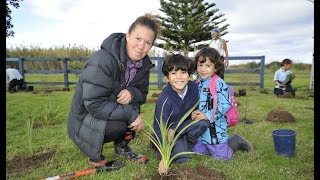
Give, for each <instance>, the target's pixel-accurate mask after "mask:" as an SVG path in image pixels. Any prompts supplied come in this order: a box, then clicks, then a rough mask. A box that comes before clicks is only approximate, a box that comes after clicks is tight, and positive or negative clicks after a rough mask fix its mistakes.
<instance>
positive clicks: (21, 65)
mask: <svg viewBox="0 0 320 180" xmlns="http://www.w3.org/2000/svg"><path fill="white" fill-rule="evenodd" d="M23 61H24V58H19V61H18V63H19V71H20V74H21V76H22V78H23V79H24V81H26V78H25V77H24V67H23V65H24V63H23Z"/></svg>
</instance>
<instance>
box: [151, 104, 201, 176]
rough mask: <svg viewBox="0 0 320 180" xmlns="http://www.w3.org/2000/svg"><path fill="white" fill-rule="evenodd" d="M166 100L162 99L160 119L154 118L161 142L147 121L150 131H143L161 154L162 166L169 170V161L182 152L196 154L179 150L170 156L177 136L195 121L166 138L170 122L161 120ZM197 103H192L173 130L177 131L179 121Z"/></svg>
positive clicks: (188, 113) (186, 115) (185, 116)
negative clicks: (170, 138) (171, 137)
mask: <svg viewBox="0 0 320 180" xmlns="http://www.w3.org/2000/svg"><path fill="white" fill-rule="evenodd" d="M166 102H167V99H166V100H165V101H164V103H163V106H162V108H161V114H160V121H159V120H158V119H156V121H157V122H158V125H159V127H160V133H161V139H162V142H161V141H160V138H159V137H158V135H157V134H156V132H155V130H154V129H153V128H152V127H151V125H150V124H149V123H147V125H148V126H149V127H150V129H151V130H152V132H151V133H150V132H147V131H145V132H146V135H147V137H148V139H150V140H151V142H152V143H153V144H154V145H155V146H156V148H157V149H158V151H159V152H160V154H161V156H162V160H163V164H164V166H165V167H166V168H167V169H168V170H169V168H170V165H171V163H172V162H173V160H174V159H175V158H176V157H178V156H180V155H184V154H197V153H195V152H180V153H178V154H176V155H174V156H172V157H171V152H172V149H173V147H174V145H175V144H176V141H177V140H178V138H179V136H180V135H181V133H182V132H183V131H185V130H186V129H187V128H188V127H190V126H191V125H193V124H195V123H196V122H197V121H192V122H191V123H190V124H188V125H187V126H185V127H184V128H183V129H182V130H181V131H179V132H178V133H177V134H176V135H175V136H174V138H173V140H172V141H170V140H169V139H168V131H169V128H170V126H171V125H172V124H170V125H169V126H168V120H167V122H166V123H164V122H163V120H162V113H163V108H164V106H165V104H166ZM198 104H199V102H197V103H196V104H195V105H193V107H192V108H191V109H189V111H188V112H187V113H186V114H185V115H184V116H183V117H182V118H181V119H180V121H179V122H178V124H177V126H176V128H175V129H174V132H176V131H177V129H178V127H179V126H180V125H181V123H182V122H183V121H184V120H185V119H186V118H187V117H188V116H189V115H190V114H191V112H192V111H193V110H194V109H195V108H196V107H197V105H198ZM170 116H171V114H170ZM170 116H169V118H170ZM152 134H153V135H152Z"/></svg>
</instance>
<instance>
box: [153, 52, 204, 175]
mask: <svg viewBox="0 0 320 180" xmlns="http://www.w3.org/2000/svg"><path fill="white" fill-rule="evenodd" d="M162 73H163V74H164V75H165V76H166V78H167V79H168V83H167V86H166V87H165V88H164V89H163V90H162V92H161V93H160V95H159V97H158V101H157V104H156V108H155V114H154V121H153V127H154V130H155V133H156V134H157V137H159V139H160V142H163V141H162V139H161V132H160V129H159V124H158V120H161V119H162V121H163V123H167V121H168V123H167V124H168V125H169V124H171V126H170V128H169V131H168V141H170V142H171V141H172V139H173V138H174V137H175V136H176V135H177V134H178V133H179V132H180V131H181V130H182V129H183V128H184V127H186V126H187V125H188V124H190V123H191V122H192V121H193V120H194V119H191V115H189V117H187V118H186V119H185V120H184V121H183V123H182V124H181V125H179V126H178V129H177V130H176V131H175V129H176V127H177V124H178V122H179V121H180V119H181V118H182V117H183V116H184V115H185V114H186V113H187V112H188V111H189V110H190V109H191V108H192V107H193V106H194V105H195V104H196V103H197V102H198V100H199V95H198V85H197V84H196V83H195V82H193V81H191V80H190V75H191V74H192V73H193V66H192V62H191V61H190V60H189V59H187V58H186V57H184V56H182V55H180V54H178V55H169V56H167V57H166V58H165V61H164V63H163V67H162ZM162 107H163V112H162ZM161 114H162V118H161V117H160V116H161ZM208 127H209V123H208V122H207V121H198V122H196V123H195V124H192V125H191V126H190V127H188V128H187V129H186V130H185V131H183V132H182V134H181V135H180V136H179V138H178V140H177V141H176V144H175V145H174V147H173V149H172V152H171V157H173V156H174V155H176V154H178V153H180V152H187V151H189V152H190V151H192V147H193V146H194V145H195V143H196V142H197V139H198V138H199V136H200V135H201V134H203V133H204V132H205V130H206V129H207V128H208ZM151 147H153V146H151ZM153 148H154V147H153ZM154 149H155V150H156V148H154ZM156 153H157V156H158V158H162V157H161V155H160V153H159V151H157V150H156ZM188 159H189V155H180V156H178V157H177V158H175V159H174V162H176V163H184V162H186V161H188ZM158 171H159V174H166V173H167V172H168V169H167V168H166V167H165V166H164V164H163V160H162V159H161V160H160V162H159V168H158Z"/></svg>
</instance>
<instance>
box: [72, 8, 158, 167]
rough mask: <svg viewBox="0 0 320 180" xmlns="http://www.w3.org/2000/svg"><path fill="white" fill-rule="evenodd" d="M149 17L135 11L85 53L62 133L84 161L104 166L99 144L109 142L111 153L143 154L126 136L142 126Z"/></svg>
mask: <svg viewBox="0 0 320 180" xmlns="http://www.w3.org/2000/svg"><path fill="white" fill-rule="evenodd" d="M158 29H159V27H158V25H157V23H156V20H155V19H154V17H153V16H152V15H150V14H145V15H143V16H140V17H138V18H137V19H136V20H135V21H134V22H133V23H132V24H131V26H130V27H129V30H128V32H127V33H125V34H124V33H113V34H111V35H109V37H107V38H106V39H105V40H104V41H103V43H102V44H101V49H100V50H98V51H97V52H95V53H94V54H93V55H91V56H90V57H89V59H88V62H87V64H86V65H85V69H84V70H83V71H82V72H81V75H80V78H79V82H78V84H77V86H76V89H75V93H74V96H73V99H72V104H71V108H70V112H69V117H68V134H69V137H70V138H71V139H72V141H73V142H74V143H75V144H76V145H77V146H78V148H79V149H80V150H81V152H82V153H84V154H85V155H86V156H87V157H88V162H89V163H90V164H92V165H94V166H105V165H106V163H107V160H106V159H105V157H104V156H103V154H102V151H103V145H104V144H105V143H108V142H113V143H114V152H115V155H116V156H121V157H124V158H125V159H130V160H132V161H134V162H138V163H146V162H147V160H148V157H147V156H146V155H142V154H139V153H136V152H135V151H134V150H133V149H132V148H131V147H130V146H129V142H130V141H131V140H132V139H134V137H135V133H136V132H138V131H140V130H141V129H142V128H143V127H144V124H143V120H142V117H141V115H140V106H141V105H142V104H143V103H145V101H146V97H147V94H148V88H149V75H150V69H151V68H153V67H154V64H152V63H151V61H150V58H149V56H148V55H147V54H148V52H149V50H150V49H151V47H152V46H153V44H154V41H155V39H156V37H157V34H158Z"/></svg>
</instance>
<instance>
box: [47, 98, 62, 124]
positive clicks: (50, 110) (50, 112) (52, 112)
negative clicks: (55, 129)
mask: <svg viewBox="0 0 320 180" xmlns="http://www.w3.org/2000/svg"><path fill="white" fill-rule="evenodd" d="M62 109H63V108H62V107H61V106H58V107H53V106H52V105H51V101H50V99H49V100H48V105H46V106H45V110H44V115H43V119H44V120H45V122H46V124H48V123H50V122H52V121H54V120H55V119H57V118H58V117H60V116H61V115H62V114H63V111H62Z"/></svg>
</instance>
